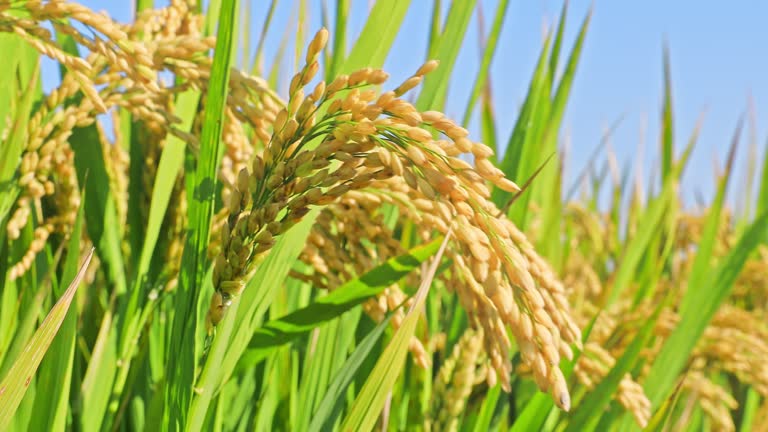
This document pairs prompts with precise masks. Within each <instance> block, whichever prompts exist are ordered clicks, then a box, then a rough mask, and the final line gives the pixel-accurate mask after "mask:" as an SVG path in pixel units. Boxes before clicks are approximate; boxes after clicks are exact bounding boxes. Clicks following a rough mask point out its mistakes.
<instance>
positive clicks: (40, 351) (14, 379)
mask: <svg viewBox="0 0 768 432" xmlns="http://www.w3.org/2000/svg"><path fill="white" fill-rule="evenodd" d="M92 257H93V249H91V251H90V252H89V253H88V255H86V257H85V260H84V261H83V264H82V265H81V266H80V271H78V273H77V275H75V277H74V279H73V280H72V282H71V283H70V284H69V288H67V290H66V291H65V292H64V294H63V295H62V296H61V298H59V300H58V301H57V302H56V304H55V305H54V306H53V309H51V311H50V312H49V313H48V315H47V316H46V317H45V320H43V322H42V324H40V327H39V328H38V329H37V331H36V332H35V334H34V335H33V336H32V339H31V340H30V341H29V342H28V343H27V345H26V348H25V349H24V351H23V352H22V353H21V355H20V356H19V357H18V358H17V359H16V361H15V362H14V363H13V366H11V369H10V370H9V371H8V374H7V375H6V376H5V377H4V378H3V381H2V382H0V430H5V428H6V427H7V426H8V424H9V423H10V421H11V418H12V417H13V414H14V413H15V412H16V408H17V407H18V406H19V403H20V402H21V399H22V398H23V397H24V393H25V392H26V390H27V387H28V386H29V384H30V382H31V380H32V377H33V376H34V375H35V372H37V367H38V366H39V365H40V362H41V361H42V360H43V356H44V355H45V353H46V351H47V350H48V347H49V346H50V345H51V342H53V338H54V337H55V336H56V333H57V332H58V331H59V328H60V327H61V325H62V323H63V322H64V319H65V318H66V316H67V311H68V310H69V305H70V303H71V302H72V299H73V298H74V296H75V291H77V287H78V286H80V281H81V280H82V279H83V277H84V276H85V270H86V269H87V268H88V264H90V262H91V258H92Z"/></svg>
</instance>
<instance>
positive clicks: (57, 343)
mask: <svg viewBox="0 0 768 432" xmlns="http://www.w3.org/2000/svg"><path fill="white" fill-rule="evenodd" d="M85 199H86V197H85V193H83V194H82V200H81V203H82V201H84V200H85ZM83 208H84V207H83V205H82V204H81V205H80V208H79V209H78V212H77V218H76V219H75V224H74V226H73V228H72V232H71V234H70V237H69V242H68V243H67V258H66V261H65V262H64V271H63V273H62V275H61V279H62V280H65V281H67V280H74V278H75V277H76V276H77V270H78V264H79V263H78V258H79V257H80V238H81V235H82V227H83ZM62 291H63V292H62ZM53 292H54V295H56V296H58V297H59V298H61V297H62V296H63V295H64V294H65V293H66V291H64V290H63V286H61V285H57V286H54V289H53ZM76 332H77V306H75V307H74V308H72V307H70V310H69V312H67V314H66V317H65V318H64V321H63V322H62V324H61V328H60V329H59V332H58V334H57V335H56V337H55V338H54V339H53V341H52V342H51V346H50V348H49V349H48V355H47V357H45V358H44V359H43V361H42V363H41V364H40V374H39V375H38V377H37V386H38V387H40V388H42V389H46V390H45V391H41V392H38V393H37V394H36V395H35V405H34V408H33V409H32V411H33V412H34V413H36V414H35V415H34V416H32V418H31V419H30V424H29V428H30V430H45V431H63V430H65V426H66V420H67V414H68V412H69V392H70V386H71V385H72V373H73V368H72V364H73V358H74V357H73V356H74V352H75V338H76V336H77V335H76Z"/></svg>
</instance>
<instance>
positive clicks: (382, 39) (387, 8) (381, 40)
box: [338, 0, 411, 74]
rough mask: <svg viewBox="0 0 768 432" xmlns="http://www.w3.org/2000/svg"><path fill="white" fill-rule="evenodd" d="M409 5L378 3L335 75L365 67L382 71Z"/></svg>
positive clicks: (395, 0)
mask: <svg viewBox="0 0 768 432" xmlns="http://www.w3.org/2000/svg"><path fill="white" fill-rule="evenodd" d="M410 5H411V1H410V0H378V1H377V2H376V4H375V5H374V6H373V9H371V11H370V12H369V13H368V20H367V21H366V22H365V27H363V30H362V32H361V33H360V36H359V37H358V38H357V42H355V46H354V47H353V48H352V51H351V52H350V53H349V57H347V60H346V61H345V62H344V64H343V65H342V66H341V68H339V70H338V73H340V74H343V73H350V72H353V71H355V70H357V69H360V68H363V67H366V66H368V67H372V68H376V67H381V66H382V65H383V64H384V60H386V58H387V56H388V55H389V49H390V48H391V47H392V43H393V42H394V41H395V36H397V34H398V32H399V31H400V24H402V22H403V19H404V18H405V13H406V12H407V11H408V7H409V6H410Z"/></svg>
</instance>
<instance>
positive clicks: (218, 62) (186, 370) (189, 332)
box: [164, 0, 238, 430]
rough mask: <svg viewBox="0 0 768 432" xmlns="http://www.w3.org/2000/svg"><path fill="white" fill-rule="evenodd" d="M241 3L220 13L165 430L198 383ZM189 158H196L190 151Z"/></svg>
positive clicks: (191, 189)
mask: <svg viewBox="0 0 768 432" xmlns="http://www.w3.org/2000/svg"><path fill="white" fill-rule="evenodd" d="M237 4H238V2H237V0H224V1H223V2H222V5H221V13H220V15H219V22H218V30H217V38H216V49H215V51H214V56H213V65H212V68H211V80H210V82H209V85H208V91H207V97H206V106H205V116H204V119H203V131H202V137H201V140H200V149H199V154H198V155H197V160H196V161H194V160H190V165H193V166H194V165H196V166H195V167H194V169H193V171H192V172H191V173H189V181H188V194H187V199H188V202H189V204H188V206H189V207H188V219H189V231H188V234H187V239H186V243H185V246H184V252H183V254H182V259H181V271H180V274H179V284H178V287H177V288H176V295H175V300H176V301H175V303H176V304H175V308H174V309H175V316H174V318H173V327H172V328H173V331H172V336H171V343H170V344H169V349H170V350H171V352H173V353H174V355H169V356H168V360H169V361H168V367H167V369H166V376H167V379H168V381H169V382H168V386H167V387H166V406H165V417H164V418H165V420H166V421H164V427H165V428H166V429H168V430H179V429H182V428H184V425H185V423H186V421H187V413H188V411H189V407H190V403H191V400H192V387H191V386H190V385H189V384H190V383H191V382H193V381H194V373H195V361H196V359H195V352H196V331H197V328H198V318H197V305H198V303H197V302H198V300H199V298H200V293H201V289H202V285H203V276H204V274H205V268H206V267H207V264H206V251H207V245H208V237H209V233H210V228H211V220H212V218H213V210H214V201H215V193H216V184H217V175H216V173H217V170H218V168H219V161H220V158H221V153H220V152H219V148H220V140H221V131H222V126H223V119H224V107H225V105H226V97H227V94H228V93H229V73H230V65H231V63H232V61H231V59H232V58H233V54H234V53H233V52H232V51H233V39H234V35H233V31H234V28H235V16H236V11H237V9H238V8H237ZM187 157H188V159H193V155H192V154H191V152H190V151H188V152H187Z"/></svg>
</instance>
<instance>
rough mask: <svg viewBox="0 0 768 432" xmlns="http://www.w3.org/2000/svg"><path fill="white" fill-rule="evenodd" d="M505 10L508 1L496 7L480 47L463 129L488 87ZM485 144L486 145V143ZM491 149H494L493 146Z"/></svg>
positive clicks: (501, 2) (505, 0)
mask: <svg viewBox="0 0 768 432" xmlns="http://www.w3.org/2000/svg"><path fill="white" fill-rule="evenodd" d="M507 10H509V0H501V1H500V2H499V4H498V5H497V6H496V14H495V18H494V20H493V27H491V32H490V34H488V38H487V39H486V40H485V43H484V44H483V47H482V51H483V58H482V60H481V62H480V70H479V71H478V72H477V77H476V78H475V83H474V85H473V86H472V92H471V93H470V96H469V102H467V108H466V109H465V111H464V118H463V119H462V120H461V124H462V125H463V126H464V127H467V125H469V120H470V118H471V117H472V112H473V111H474V109H475V105H476V104H477V99H478V98H479V97H480V93H481V92H482V91H483V90H484V89H486V88H487V87H488V73H489V71H490V69H491V62H492V61H493V57H494V55H495V54H496V46H497V45H498V42H499V35H500V34H501V29H502V27H503V26H504V18H505V17H506V16H507ZM486 144H488V143H487V142H486ZM491 148H493V149H495V148H496V146H495V144H494V146H493V147H491Z"/></svg>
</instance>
